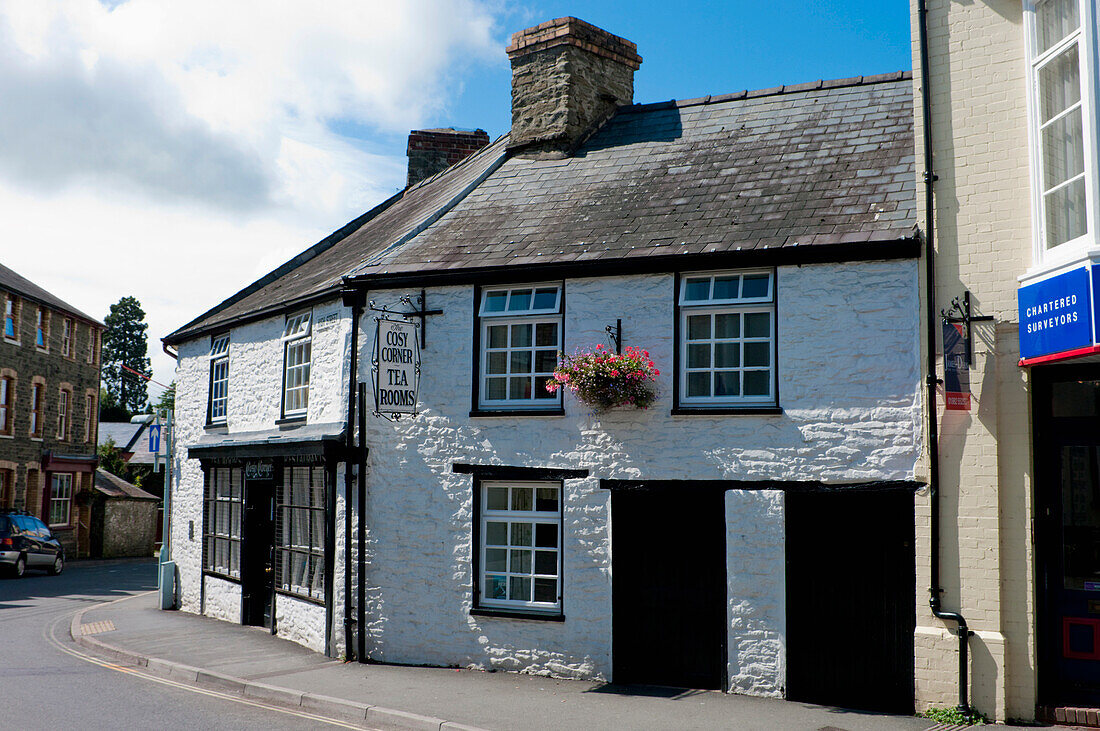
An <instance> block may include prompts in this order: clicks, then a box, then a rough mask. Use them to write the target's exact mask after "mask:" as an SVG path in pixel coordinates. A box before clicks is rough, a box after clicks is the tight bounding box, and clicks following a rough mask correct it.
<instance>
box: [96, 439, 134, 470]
mask: <svg viewBox="0 0 1100 731" xmlns="http://www.w3.org/2000/svg"><path fill="white" fill-rule="evenodd" d="M99 466H100V467H102V468H103V469H105V470H107V471H108V472H110V473H111V474H112V475H118V476H119V477H121V478H122V479H124V480H125V479H127V476H126V473H127V471H128V470H127V468H126V462H125V460H123V459H122V450H120V449H119V448H118V445H116V444H115V440H114V439H111V438H110V437H107V441H105V442H104V443H103V444H101V445H100V446H99Z"/></svg>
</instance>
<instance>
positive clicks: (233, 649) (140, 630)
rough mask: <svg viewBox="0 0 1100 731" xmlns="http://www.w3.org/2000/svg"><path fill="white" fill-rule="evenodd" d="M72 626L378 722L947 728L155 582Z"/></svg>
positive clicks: (254, 695)
mask: <svg viewBox="0 0 1100 731" xmlns="http://www.w3.org/2000/svg"><path fill="white" fill-rule="evenodd" d="M70 633H71V634H72V637H73V639H74V640H75V641H76V642H77V643H78V644H80V645H82V646H83V647H85V648H86V649H88V650H91V651H92V652H93V653H95V654H98V655H100V656H103V657H106V658H109V659H110V660H111V661H113V662H115V663H118V664H120V665H130V666H139V667H141V668H143V669H144V672H147V673H149V674H155V675H158V676H162V677H165V678H168V679H171V680H173V681H176V682H182V683H186V684H191V685H195V686H198V687H200V688H209V689H214V690H219V691H223V692H225V691H228V692H231V693H236V694H240V695H241V696H244V697H246V698H249V699H253V700H256V701H261V702H263V703H267V704H272V705H276V706H281V707H291V708H294V709H301V710H303V711H308V712H309V713H312V714H316V715H319V716H325V717H329V718H333V719H338V720H340V721H343V722H348V721H350V722H352V723H353V724H355V725H362V726H363V727H366V728H375V729H407V730H410V731H423V730H424V729H431V730H433V731H463V730H465V731H470V730H471V729H492V730H497V729H499V730H501V731H505V730H512V729H515V730H517V731H527V730H529V729H530V730H534V729H537V730H538V731H548V730H554V729H562V730H563V731H577V730H578V729H586V730H587V729H624V728H627V729H717V728H736V729H768V730H769V731H771V730H773V729H806V730H808V731H871V730H872V729H874V730H876V731H877V730H879V729H905V730H912V731H926V730H929V729H937V731H943V730H945V729H950V728H952V727H950V726H943V725H937V724H935V723H934V722H932V721H930V720H928V719H923V718H915V717H910V716H890V715H882V714H876V713H865V712H860V711H851V710H844V709H838V708H828V707H823V706H814V705H810V704H804V703H796V702H791V701H784V700H779V699H771V698H756V697H750V696H741V695H731V694H727V693H721V692H716V691H696V690H683V689H671V688H655V687H646V686H617V685H612V684H607V683H599V682H585V681H576V680H556V679H553V678H547V677H540V676H532V675H522V674H516V673H505V672H484V671H478V670H465V669H459V670H456V669H448V668H426V667H406V666H394V665H380V664H359V663H345V662H342V661H339V660H334V659H331V658H328V657H325V656H324V655H321V654H318V653H315V652H312V651H310V650H308V649H306V648H304V647H302V646H300V645H297V644H295V643H292V642H289V641H287V640H284V639H281V638H279V637H273V636H272V635H271V634H270V633H268V632H267V631H266V630H263V629H259V628H253V627H243V626H240V625H236V624H230V623H228V622H222V621H218V620H214V619H210V618H207V617H200V616H197V615H194V614H189V613H186V612H179V611H162V610H159V609H157V608H156V593H155V592H147V593H142V594H137V595H134V596H131V597H125V598H122V599H116V600H114V601H111V602H106V603H102V604H97V605H94V606H92V607H89V608H86V609H84V610H82V611H79V612H77V613H76V614H75V615H74V616H73V619H72V621H71V625H70Z"/></svg>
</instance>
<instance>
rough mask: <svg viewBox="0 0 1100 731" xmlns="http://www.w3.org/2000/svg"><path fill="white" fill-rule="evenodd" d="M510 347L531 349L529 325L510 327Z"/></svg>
mask: <svg viewBox="0 0 1100 731" xmlns="http://www.w3.org/2000/svg"><path fill="white" fill-rule="evenodd" d="M512 347H513V348H530V347H531V326H530V325H512Z"/></svg>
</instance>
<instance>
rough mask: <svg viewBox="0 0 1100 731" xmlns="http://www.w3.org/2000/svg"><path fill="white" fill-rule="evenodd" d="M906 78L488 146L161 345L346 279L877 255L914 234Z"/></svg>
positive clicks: (753, 98) (815, 86)
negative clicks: (562, 149)
mask: <svg viewBox="0 0 1100 731" xmlns="http://www.w3.org/2000/svg"><path fill="white" fill-rule="evenodd" d="M911 79H912V76H911V74H910V73H909V72H898V73H893V74H883V75H880V76H874V77H857V78H853V79H840V80H836V81H818V82H814V83H811V84H802V85H798V86H787V87H777V88H774V89H763V90H759V91H743V92H739V93H737V94H728V95H724V96H717V97H704V98H701V99H692V100H687V101H680V102H663V103H658V104H645V105H633V106H627V107H623V108H621V109H620V110H619V111H618V112H617V113H616V114H615V116H613V117H612V118H611V119H610V120H609V121H608V122H607V123H606V124H605V125H604V126H603V127H602V128H601V129H600V130H599V131H598V132H597V133H596V134H595V135H594V136H593V137H591V138H590V139H589V140H588V141H587V142H586V143H585V144H583V145H582V146H581V147H580V148H579V150H578V151H577V152H576V154H575V155H574V156H572V157H569V158H565V159H560V160H545V159H544V160H538V159H530V158H526V157H523V156H509V155H508V154H507V152H506V145H507V137H506V136H505V137H502V138H501V139H499V140H497V141H496V142H495V143H493V144H492V145H490V146H488V147H486V148H485V149H483V150H481V151H480V152H478V153H476V154H475V155H473V156H471V157H470V158H467V160H465V161H463V162H462V163H459V164H458V165H456V166H454V167H452V168H450V169H448V170H447V171H445V172H443V173H441V174H440V175H437V176H435V177H434V178H431V179H429V180H427V181H424V182H422V183H420V184H418V185H417V186H413V187H412V188H410V189H408V190H407V191H404V192H403V193H401V194H399V195H398V196H395V198H394V199H391V201H388V202H387V204H384V205H385V206H386V207H385V208H384V210H382V211H381V212H379V213H377V215H374V216H369V215H368V216H364V217H362V218H361V219H359V221H360V223H359V224H358V225H357V226H356V227H355V228H354V230H352V231H347V232H346V233H344V234H343V236H342V237H341V238H340V239H339V240H336V241H333V242H332V243H331V244H330V245H329V248H326V249H324V250H323V251H319V252H317V253H316V254H315V255H314V256H313V257H312V258H311V259H309V260H308V261H305V262H304V263H302V264H301V265H300V266H298V267H297V268H295V269H293V271H290V272H288V273H286V274H284V275H282V276H278V277H275V278H274V279H273V281H270V282H267V283H266V284H263V285H262V286H259V287H257V288H255V291H252V292H250V293H249V294H248V295H247V296H243V297H240V298H238V299H236V300H234V299H233V298H231V300H229V301H227V303H223V305H221V306H219V308H215V310H212V311H211V313H207V315H204V316H202V317H200V318H199V319H198V320H196V321H194V322H192V323H190V324H188V325H187V326H185V327H184V328H181V329H180V330H177V331H176V332H175V333H173V334H172V335H170V336H169V337H168V338H166V341H168V342H179V341H181V340H184V339H187V337H188V336H193V335H195V334H198V333H200V332H204V331H207V330H210V329H213V328H216V327H217V326H218V325H219V324H224V323H227V322H228V321H230V320H233V319H235V318H237V317H241V316H245V315H248V314H250V313H256V312H258V311H262V309H261V308H266V309H268V310H274V309H277V308H279V307H280V306H281V305H286V304H288V303H290V302H292V301H294V300H295V299H299V300H300V299H302V298H304V297H308V296H309V295H311V294H316V293H319V292H322V291H325V290H326V289H327V290H331V291H333V292H335V291H336V289H337V288H338V287H339V285H340V281H341V278H342V276H343V275H349V281H354V282H362V283H365V284H367V285H368V286H369V284H370V282H371V281H372V280H380V281H382V282H385V281H386V280H387V278H390V279H391V280H392V278H394V277H397V278H403V277H406V276H416V275H424V276H427V275H432V274H440V273H447V272H452V273H457V272H462V271H469V270H474V269H476V270H479V271H485V270H499V269H504V268H510V267H518V266H522V267H530V266H533V265H536V266H537V265H542V264H551V263H554V264H560V263H565V262H574V263H577V264H584V263H588V262H592V263H599V264H608V265H613V264H614V263H615V262H628V261H630V260H635V261H637V260H639V259H641V258H643V257H664V256H673V257H675V256H683V255H696V256H698V255H708V254H720V253H730V252H758V251H762V250H772V251H776V250H779V251H782V250H784V249H794V248H795V247H815V246H816V247H821V246H828V245H837V244H849V245H860V246H867V247H872V246H874V247H876V248H875V249H873V250H872V249H868V255H867V258H873V256H874V252H875V251H885V249H884V248H883V247H884V246H886V245H887V244H888V243H890V242H898V241H903V240H907V241H912V240H913V239H914V236H915V226H916V220H917V218H916V173H915V167H914V148H913V109H912V95H913V90H912V81H911ZM353 223H354V222H353ZM347 228H348V227H345V229H347ZM338 233H339V232H338ZM330 238H331V237H330ZM801 251H803V252H804V251H805V249H804V248H801ZM653 263H654V264H657V263H658V262H653ZM667 267H668V270H672V269H674V268H676V267H677V265H676V263H674V261H672V262H669V263H668V264H667ZM261 281H263V280H261Z"/></svg>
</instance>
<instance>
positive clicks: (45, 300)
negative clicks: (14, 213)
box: [0, 264, 104, 327]
mask: <svg viewBox="0 0 1100 731" xmlns="http://www.w3.org/2000/svg"><path fill="white" fill-rule="evenodd" d="M0 289H3V290H5V291H8V292H14V293H15V294H17V295H19V296H20V297H23V298H25V299H28V300H33V301H35V302H39V303H41V304H44V305H46V306H47V307H50V308H52V309H54V310H58V311H60V312H67V313H68V314H70V315H75V316H76V317H79V318H81V319H82V320H87V321H88V322H90V323H93V324H95V325H98V326H99V327H104V325H103V323H102V322H100V321H99V320H97V319H95V318H94V317H92V316H91V315H87V314H85V313H83V312H81V311H80V310H78V309H76V308H75V307H73V306H72V305H70V304H69V303H68V302H66V301H65V300H63V299H61V298H60V297H58V296H56V295H53V294H50V293H49V292H47V291H46V290H44V289H42V288H41V287H39V286H38V285H37V284H35V283H34V282H32V281H31V280H29V279H27V278H26V277H24V276H21V275H19V274H16V273H15V272H14V271H12V270H11V269H8V268H7V267H6V266H4V265H3V264H0Z"/></svg>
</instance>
